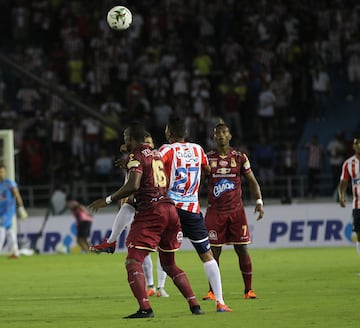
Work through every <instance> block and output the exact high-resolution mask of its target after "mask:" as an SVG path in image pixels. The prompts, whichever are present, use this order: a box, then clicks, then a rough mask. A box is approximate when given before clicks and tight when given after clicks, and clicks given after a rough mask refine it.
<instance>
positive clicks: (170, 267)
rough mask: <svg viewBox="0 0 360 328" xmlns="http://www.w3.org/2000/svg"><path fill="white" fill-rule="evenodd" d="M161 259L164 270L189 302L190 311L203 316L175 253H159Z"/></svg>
mask: <svg viewBox="0 0 360 328" xmlns="http://www.w3.org/2000/svg"><path fill="white" fill-rule="evenodd" d="M159 259H160V263H161V266H162V268H163V269H164V271H165V272H166V273H167V274H168V276H169V277H171V279H172V281H173V282H174V285H175V286H176V287H177V288H178V290H179V291H180V292H181V294H182V295H183V296H184V297H185V299H186V300H187V301H188V304H189V307H190V310H191V312H192V313H193V314H203V313H204V312H203V311H202V310H201V308H200V305H199V303H198V301H197V300H196V297H195V295H194V292H193V290H192V288H191V286H190V282H189V279H188V277H187V275H186V273H185V272H184V271H183V270H181V269H180V268H179V267H178V266H177V265H176V263H175V254H174V252H162V251H159Z"/></svg>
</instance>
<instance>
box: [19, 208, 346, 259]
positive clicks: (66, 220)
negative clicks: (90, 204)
mask: <svg viewBox="0 0 360 328" xmlns="http://www.w3.org/2000/svg"><path fill="white" fill-rule="evenodd" d="M203 210H204V209H203ZM253 211H254V207H247V208H246V212H247V216H248V223H249V228H250V231H251V237H252V244H251V247H252V248H281V247H324V246H329V247H330V246H331V247H334V246H335V247H336V246H349V245H351V243H352V241H351V237H352V217H351V214H352V209H351V207H350V206H348V208H346V209H343V208H341V207H340V206H339V205H338V204H328V203H324V204H293V205H269V206H266V205H265V217H264V218H263V219H262V220H261V221H256V215H254V213H253ZM203 213H204V211H203ZM115 214H116V213H115V212H114V213H104V214H102V213H101V211H100V212H98V213H96V214H95V216H94V222H93V225H92V229H91V235H90V238H89V242H90V244H98V243H100V242H101V241H102V240H103V239H104V237H105V236H106V235H107V234H108V233H109V232H110V230H111V226H112V224H113V221H114V217H115ZM43 222H44V217H41V216H38V217H30V218H28V219H27V220H25V221H23V222H19V226H18V239H19V244H20V245H24V247H29V246H30V245H33V241H35V240H36V238H37V236H38V234H39V231H40V229H41V226H42V224H43ZM125 239H126V231H124V232H123V233H122V234H121V236H120V237H119V239H118V243H117V251H125V250H126V249H125ZM59 245H64V246H65V248H66V249H67V251H68V252H77V251H79V250H78V248H77V247H76V225H75V220H74V218H73V217H72V216H71V215H70V214H64V215H59V216H50V217H49V219H48V221H47V222H46V225H45V228H44V230H43V232H42V235H41V237H40V238H38V240H37V243H36V248H37V249H38V250H39V252H40V253H54V252H56V250H57V249H59ZM182 248H183V249H192V246H191V244H190V243H189V241H188V240H186V239H185V240H184V243H183V246H182Z"/></svg>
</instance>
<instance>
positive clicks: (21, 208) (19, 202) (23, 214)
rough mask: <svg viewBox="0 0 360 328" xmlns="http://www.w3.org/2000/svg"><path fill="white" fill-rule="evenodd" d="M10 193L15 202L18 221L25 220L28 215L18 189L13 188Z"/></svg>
mask: <svg viewBox="0 0 360 328" xmlns="http://www.w3.org/2000/svg"><path fill="white" fill-rule="evenodd" d="M11 191H12V193H13V195H14V197H15V200H16V205H17V207H18V215H19V218H20V219H26V218H27V217H28V216H29V215H28V213H27V212H26V210H25V207H24V202H23V199H22V197H21V195H20V191H19V189H18V188H17V187H13V188H12V189H11Z"/></svg>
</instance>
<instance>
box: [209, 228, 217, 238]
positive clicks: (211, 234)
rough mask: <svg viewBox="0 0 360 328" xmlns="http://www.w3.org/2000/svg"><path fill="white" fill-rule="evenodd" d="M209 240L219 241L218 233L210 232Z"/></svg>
mask: <svg viewBox="0 0 360 328" xmlns="http://www.w3.org/2000/svg"><path fill="white" fill-rule="evenodd" d="M209 239H210V240H217V239H218V238H217V233H216V231H214V230H210V231H209Z"/></svg>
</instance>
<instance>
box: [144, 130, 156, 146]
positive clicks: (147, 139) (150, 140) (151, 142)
mask: <svg viewBox="0 0 360 328" xmlns="http://www.w3.org/2000/svg"><path fill="white" fill-rule="evenodd" d="M144 142H145V143H147V144H149V146H150V148H155V144H154V140H153V138H152V136H151V134H150V132H147V131H146V136H145V138H144Z"/></svg>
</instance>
